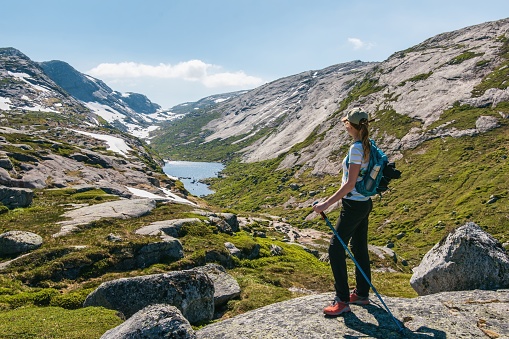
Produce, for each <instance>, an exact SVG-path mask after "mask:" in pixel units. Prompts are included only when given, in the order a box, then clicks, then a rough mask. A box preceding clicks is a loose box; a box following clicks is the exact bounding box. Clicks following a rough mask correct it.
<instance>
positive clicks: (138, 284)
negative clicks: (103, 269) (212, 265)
mask: <svg viewBox="0 0 509 339" xmlns="http://www.w3.org/2000/svg"><path fill="white" fill-rule="evenodd" d="M153 304H169V305H173V306H175V307H177V308H178V309H179V310H180V311H181V312H182V315H183V316H184V317H185V318H186V319H187V320H188V321H189V322H190V323H191V324H195V323H199V322H201V321H208V320H211V319H212V317H213V315H214V284H213V283H212V281H211V280H210V278H209V277H208V276H207V275H206V274H204V273H200V272H196V271H191V270H188V271H176V272H169V273H163V274H153V275H147V276H140V277H134V278H122V279H117V280H112V281H108V282H105V283H102V284H101V285H100V286H99V287H98V288H97V289H96V290H95V291H93V292H92V293H90V294H89V295H88V296H87V298H86V299H85V302H84V304H83V306H84V307H88V306H102V307H105V308H109V309H114V310H117V311H119V312H122V313H123V314H124V315H125V316H126V317H127V318H129V317H131V316H132V315H133V314H135V313H136V312H138V311H140V310H142V309H143V308H145V307H147V306H149V305H153Z"/></svg>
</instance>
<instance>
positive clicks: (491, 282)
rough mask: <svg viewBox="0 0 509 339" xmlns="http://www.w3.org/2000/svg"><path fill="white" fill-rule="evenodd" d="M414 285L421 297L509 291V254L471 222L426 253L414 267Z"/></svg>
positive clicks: (412, 279)
mask: <svg viewBox="0 0 509 339" xmlns="http://www.w3.org/2000/svg"><path fill="white" fill-rule="evenodd" d="M410 285H412V287H413V288H414V290H415V291H416V292H417V293H418V294H419V295H426V294H432V293H438V292H443V291H461V290H472V289H497V288H509V255H508V254H507V252H506V251H505V249H504V248H503V247H502V245H501V244H500V243H499V242H498V241H497V240H496V239H494V238H493V237H492V236H491V235H489V234H488V233H486V232H484V231H483V230H482V229H481V228H480V227H479V226H478V225H476V224H475V223H473V222H469V223H467V224H466V225H464V226H461V227H459V228H457V229H456V230H454V231H453V232H451V233H450V234H448V235H447V236H446V237H445V238H444V239H442V240H441V241H440V242H439V243H438V244H436V245H435V246H434V247H433V248H432V249H431V250H429V251H428V253H426V255H425V256H424V258H423V259H422V261H421V263H420V265H419V266H417V267H416V268H414V274H413V275H412V278H411V279H410Z"/></svg>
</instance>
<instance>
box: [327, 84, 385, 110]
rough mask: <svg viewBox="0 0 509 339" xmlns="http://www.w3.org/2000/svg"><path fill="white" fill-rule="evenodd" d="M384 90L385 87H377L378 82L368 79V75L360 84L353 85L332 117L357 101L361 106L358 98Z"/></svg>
mask: <svg viewBox="0 0 509 339" xmlns="http://www.w3.org/2000/svg"><path fill="white" fill-rule="evenodd" d="M384 88H385V86H380V85H378V80H376V79H373V78H370V75H367V76H366V77H365V78H364V79H363V80H362V81H361V82H358V83H355V84H354V85H353V87H352V89H351V90H350V92H349V93H348V96H347V97H346V98H345V99H344V100H342V101H341V103H340V104H339V108H338V109H337V110H336V111H335V112H334V115H337V114H339V113H341V112H343V111H344V110H345V109H346V108H347V107H348V106H349V105H350V104H351V103H352V102H354V101H359V103H361V104H362V100H359V99H360V98H362V97H366V96H368V95H370V94H373V93H376V92H379V91H381V90H383V89H384Z"/></svg>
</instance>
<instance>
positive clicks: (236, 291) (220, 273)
mask: <svg viewBox="0 0 509 339" xmlns="http://www.w3.org/2000/svg"><path fill="white" fill-rule="evenodd" d="M192 270H193V271H197V272H202V273H205V274H206V275H208V276H209V278H210V279H211V280H212V282H213V283H214V306H215V307H216V308H217V307H220V306H223V305H225V304H226V303H227V302H228V301H229V300H231V299H235V298H238V297H240V292H241V291H240V286H239V283H238V282H237V280H235V278H234V277H232V276H231V275H230V274H228V273H227V272H226V270H225V268H224V267H223V266H221V265H218V264H207V265H205V266H198V267H195V268H193V269H192Z"/></svg>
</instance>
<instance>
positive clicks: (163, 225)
mask: <svg viewBox="0 0 509 339" xmlns="http://www.w3.org/2000/svg"><path fill="white" fill-rule="evenodd" d="M199 222H200V219H198V218H184V219H171V220H161V221H155V222H153V223H151V224H150V225H147V226H143V227H141V228H139V229H137V230H136V231H135V232H134V233H136V234H142V235H164V234H166V235H169V236H171V237H175V238H178V236H179V231H180V229H181V228H182V226H184V225H185V224H193V223H199Z"/></svg>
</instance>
